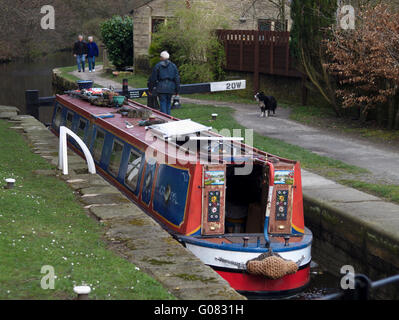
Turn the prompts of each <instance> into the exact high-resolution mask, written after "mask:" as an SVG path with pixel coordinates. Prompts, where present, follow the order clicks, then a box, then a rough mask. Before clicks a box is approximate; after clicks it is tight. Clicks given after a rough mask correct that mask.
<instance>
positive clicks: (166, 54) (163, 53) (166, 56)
mask: <svg viewBox="0 0 399 320" xmlns="http://www.w3.org/2000/svg"><path fill="white" fill-rule="evenodd" d="M169 57H170V55H169V53H168V52H167V51H162V52H161V58H164V59H166V60H167V59H169Z"/></svg>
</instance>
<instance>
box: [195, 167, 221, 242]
mask: <svg viewBox="0 0 399 320" xmlns="http://www.w3.org/2000/svg"><path fill="white" fill-rule="evenodd" d="M202 187H203V188H202V190H203V191H202V225H201V230H202V232H201V233H202V235H221V234H224V220H225V198H226V166H225V165H204V166H203V174H202Z"/></svg>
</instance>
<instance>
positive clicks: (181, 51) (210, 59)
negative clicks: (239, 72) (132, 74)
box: [149, 2, 226, 83]
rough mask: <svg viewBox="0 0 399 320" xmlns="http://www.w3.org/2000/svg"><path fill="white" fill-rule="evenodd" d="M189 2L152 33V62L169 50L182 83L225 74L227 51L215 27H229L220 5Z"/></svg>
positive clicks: (204, 79)
mask: <svg viewBox="0 0 399 320" xmlns="http://www.w3.org/2000/svg"><path fill="white" fill-rule="evenodd" d="M189 4H190V5H188V4H187V3H186V4H185V5H184V6H182V7H181V8H180V9H177V10H176V12H175V17H174V18H172V19H168V21H167V23H166V24H164V25H162V26H161V27H160V28H159V30H158V31H157V32H156V33H155V34H153V35H152V43H151V46H150V49H149V56H150V65H151V67H153V66H154V65H155V64H156V63H157V62H158V61H159V53H160V52H161V51H163V50H167V51H168V52H169V53H170V54H171V57H172V59H173V62H175V63H176V64H177V66H178V67H179V70H180V75H181V79H182V82H185V83H192V82H206V81H213V80H219V79H221V78H222V77H223V75H224V71H223V66H224V62H225V52H224V47H223V45H222V44H221V43H220V42H219V40H218V38H217V35H216V30H217V29H219V28H221V27H225V26H226V17H225V15H224V14H223V8H222V6H221V5H220V4H212V3H208V4H207V5H203V4H201V3H198V2H194V3H189Z"/></svg>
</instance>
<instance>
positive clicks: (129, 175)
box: [125, 150, 142, 192]
mask: <svg viewBox="0 0 399 320" xmlns="http://www.w3.org/2000/svg"><path fill="white" fill-rule="evenodd" d="M141 158H142V156H141V154H140V153H138V152H136V151H134V150H132V151H131V152H130V156H129V163H128V166H127V172H126V177H125V183H126V185H127V186H129V187H130V188H131V189H132V190H133V191H134V192H136V191H137V184H138V181H139V174H140V169H141Z"/></svg>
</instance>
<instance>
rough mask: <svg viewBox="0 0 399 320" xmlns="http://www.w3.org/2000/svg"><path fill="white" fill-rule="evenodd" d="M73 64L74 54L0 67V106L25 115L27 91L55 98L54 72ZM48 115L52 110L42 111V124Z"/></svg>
mask: <svg viewBox="0 0 399 320" xmlns="http://www.w3.org/2000/svg"><path fill="white" fill-rule="evenodd" d="M74 62H75V59H74V57H73V55H72V53H71V52H58V53H55V54H49V55H47V56H45V57H41V58H38V59H37V60H35V61H33V62H32V61H25V60H22V59H21V60H16V61H13V62H10V63H5V64H0V105H9V106H15V107H18V108H19V109H20V110H21V113H23V114H24V113H26V110H25V90H39V91H40V96H42V97H47V96H52V95H53V89H52V86H51V81H52V70H53V69H54V68H57V67H66V66H71V65H73V64H74ZM49 114H50V108H47V107H46V108H41V110H40V120H41V121H43V122H48V120H49V118H50V117H49Z"/></svg>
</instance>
